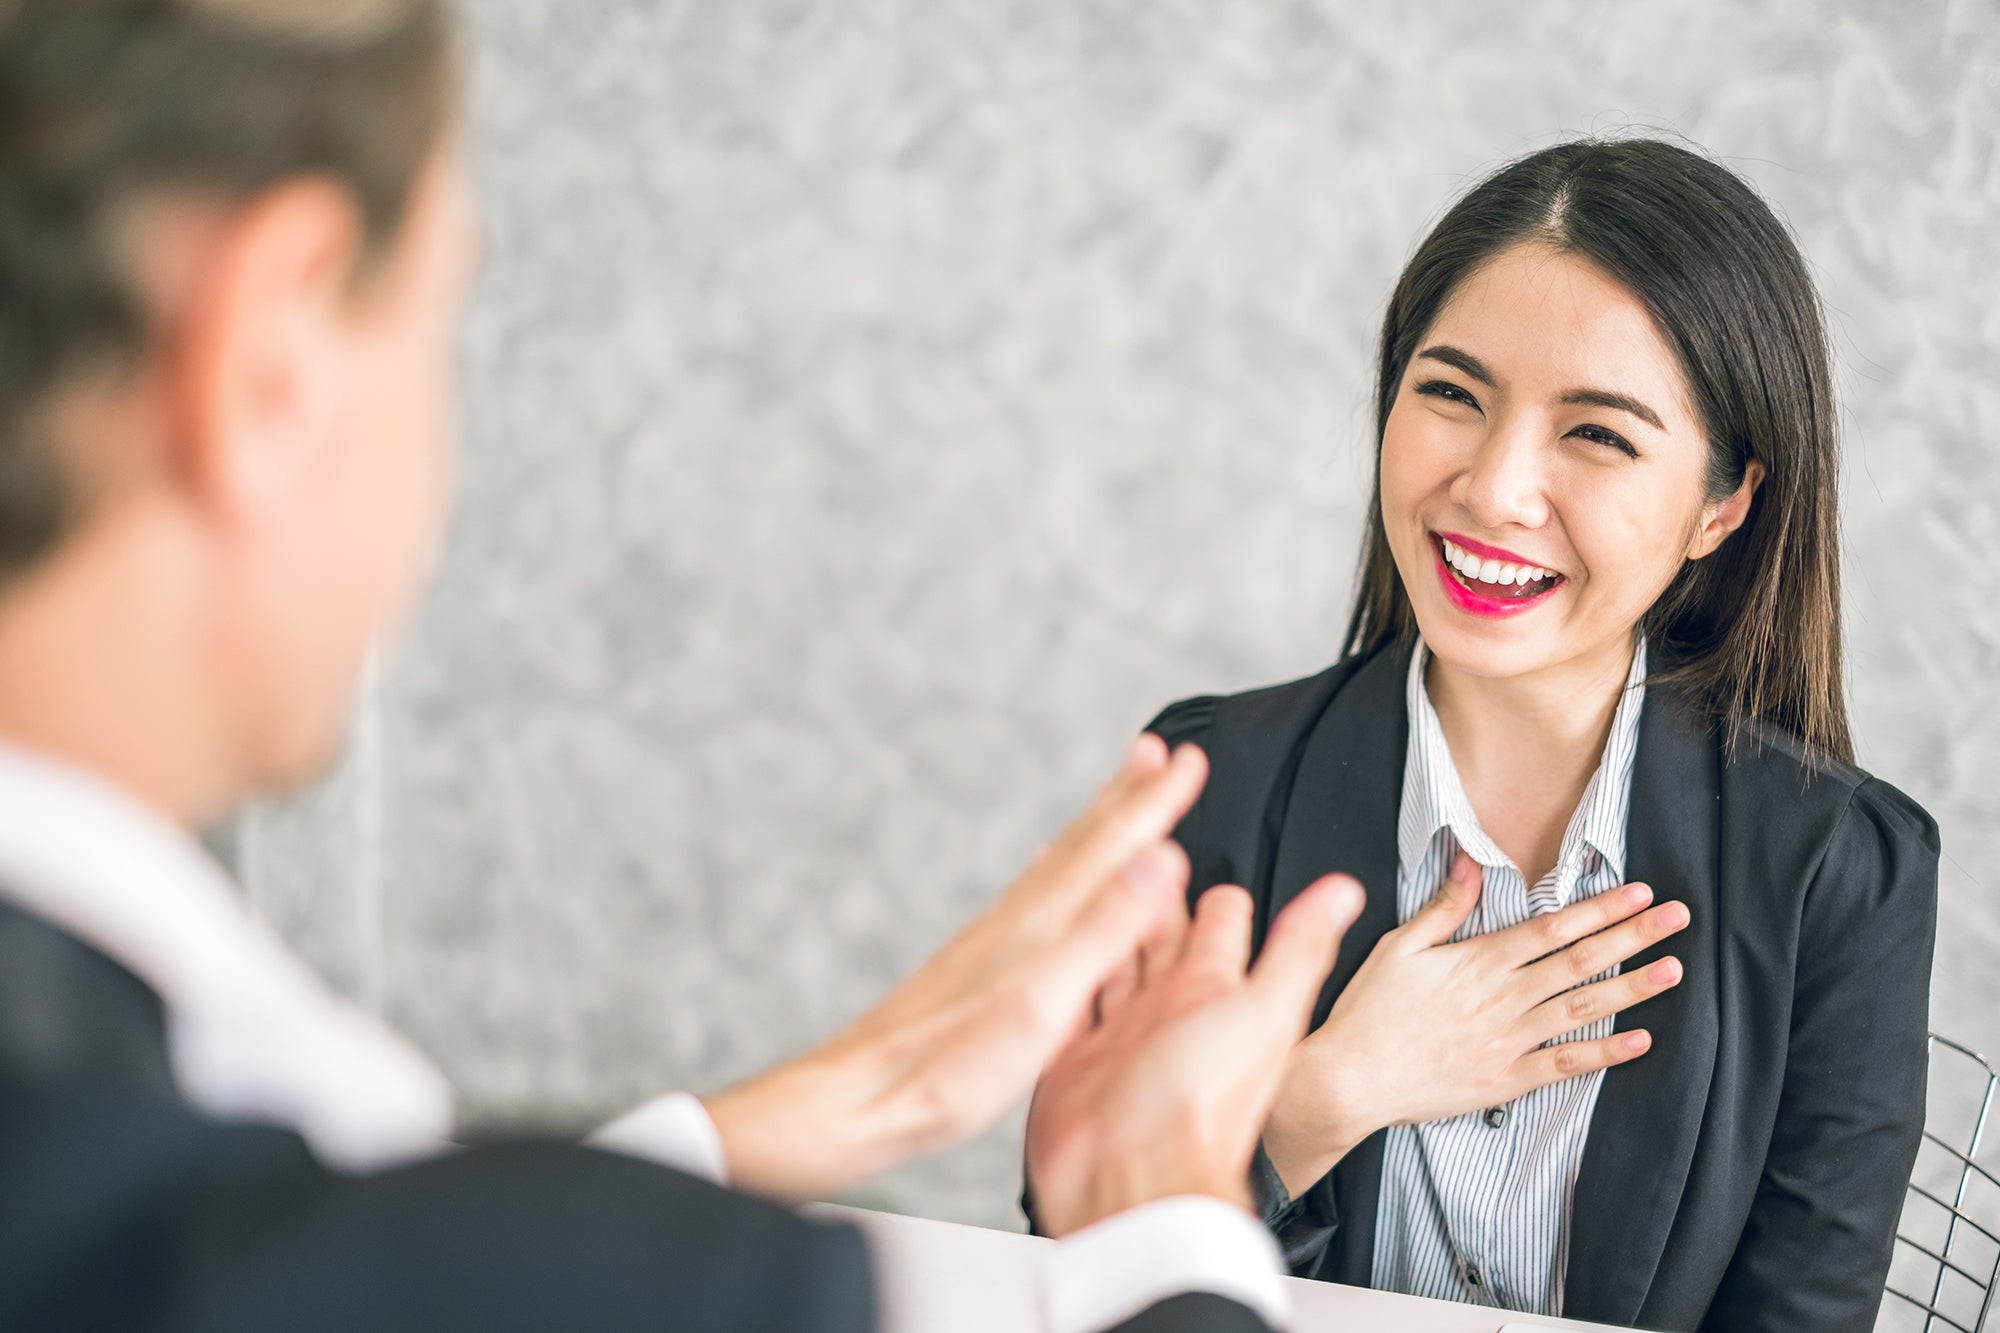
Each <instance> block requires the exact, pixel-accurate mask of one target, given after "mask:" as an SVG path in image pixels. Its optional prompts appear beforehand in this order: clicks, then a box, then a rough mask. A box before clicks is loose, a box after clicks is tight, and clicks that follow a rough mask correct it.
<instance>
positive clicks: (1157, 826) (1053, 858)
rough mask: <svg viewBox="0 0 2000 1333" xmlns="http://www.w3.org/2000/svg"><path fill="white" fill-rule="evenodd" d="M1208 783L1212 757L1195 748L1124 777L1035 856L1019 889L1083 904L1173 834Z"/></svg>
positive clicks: (1037, 900) (1034, 897)
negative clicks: (1144, 851)
mask: <svg viewBox="0 0 2000 1333" xmlns="http://www.w3.org/2000/svg"><path fill="white" fill-rule="evenodd" d="M1155 739H1156V740H1157V738H1155ZM1207 780H1208V757H1207V756H1206V755H1204V754H1203V753H1202V752H1201V750H1200V749H1199V748H1198V747H1196V746H1193V745H1183V746H1181V747H1180V748H1179V749H1178V750H1176V751H1174V753H1173V755H1172V757H1171V758H1170V759H1169V760H1168V761H1167V763H1166V765H1165V766H1164V767H1162V768H1160V769H1158V770H1156V771H1153V772H1150V773H1138V772H1124V773H1121V774H1120V775H1119V776H1118V777H1117V778H1116V779H1114V780H1113V781H1112V783H1111V785H1110V786H1109V787H1107V788H1106V789H1105V791H1104V792H1103V793H1102V794H1101V795H1100V796H1099V798H1098V800H1096V801H1094V802H1092V804H1091V806H1090V808H1089V809H1087V810H1086V811H1084V813H1083V814H1082V815H1080V816H1079V817H1078V818H1077V819H1076V820H1075V821H1074V822H1072V823H1071V824H1070V825H1069V827H1068V828H1066V829H1064V830H1063V831H1062V833H1060V834H1059V835H1057V837H1056V839H1055V841H1054V842H1052V843H1051V844H1050V845H1049V846H1048V848H1047V849H1046V850H1044V851H1043V853H1042V854H1041V855H1040V856H1039V857H1037V858H1036V860H1035V863H1034V865H1033V866H1032V867H1031V868H1030V869H1029V872H1028V873H1027V874H1026V875H1024V876H1023V877H1022V878H1021V880H1020V881H1019V882H1018V884H1017V888H1018V889H1019V891H1020V892H1021V893H1022V894H1023V895H1025V896H1026V897H1027V898H1029V899H1030V900H1031V901H1033V902H1035V903H1040V902H1042V901H1044V900H1046V901H1050V902H1053V903H1057V904H1061V903H1070V904H1075V905H1081V903H1082V901H1083V899H1085V898H1086V897H1088V896H1089V895H1090V894H1091V893H1092V892H1093V891H1094V890H1095V889H1096V887H1097V886H1098V885H1099V884H1101V883H1103V882H1104V880H1105V879H1107V878H1108V877H1110V876H1111V875H1112V874H1114V873H1116V872H1117V871H1119V870H1120V869H1121V868H1122V867H1123V866H1124V865H1125V863H1126V862H1127V861H1129V860H1131V859H1132V857H1133V856H1135V855H1136V854H1137V853H1138V852H1139V850H1140V849H1141V848H1142V847H1145V846H1146V845H1147V844H1149V843H1152V842H1156V841H1158V840H1160V839H1162V838H1165V837H1166V836H1167V835H1168V834H1170V833H1172V832H1173V829H1174V826H1175V825H1176V824H1178V823H1180V821H1181V817H1182V816H1183V815H1185V814H1187V812H1188V810H1189V809H1190V808H1192V807H1193V805H1194V802H1195V798H1196V797H1198V796H1200V795H1201V788H1202V784H1203V783H1204V782H1206V781H1207Z"/></svg>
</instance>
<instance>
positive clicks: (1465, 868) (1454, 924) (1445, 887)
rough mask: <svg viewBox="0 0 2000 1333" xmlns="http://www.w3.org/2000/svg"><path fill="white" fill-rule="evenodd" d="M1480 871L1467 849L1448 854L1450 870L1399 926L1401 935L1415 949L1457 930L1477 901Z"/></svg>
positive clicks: (1453, 933) (1432, 943)
mask: <svg viewBox="0 0 2000 1333" xmlns="http://www.w3.org/2000/svg"><path fill="white" fill-rule="evenodd" d="M1481 878H1482V872H1481V870H1480V868H1479V862H1477V861H1475V860H1473V859H1472V856H1471V854H1470V853H1468V852H1463V851H1461V852H1460V853H1459V854H1458V855H1457V856H1455V857H1453V858H1452V862H1451V871H1450V873H1448V874H1447V875H1446V876H1445V880H1444V883H1442V884H1440V885H1438V889H1437V892H1436V893H1433V894H1432V895H1431V900H1430V901H1429V902H1427V903H1425V904H1424V905H1423V909H1422V910H1421V911H1419V912H1418V913H1417V914H1416V915H1415V916H1413V917H1411V918H1410V919H1409V921H1408V922H1407V923H1406V924H1405V925H1404V926H1403V927H1402V929H1401V930H1400V931H1398V932H1397V933H1398V934H1401V935H1403V936H1404V937H1405V938H1406V939H1408V940H1409V941H1410V942H1411V943H1412V944H1413V945H1415V946H1416V947H1417V948H1419V949H1428V948H1431V947H1433V946H1435V945H1439V944H1443V943H1444V942H1445V941H1447V940H1449V939H1450V938H1451V937H1452V936H1453V935H1456V934H1457V933H1458V928H1459V927H1460V926H1462V925H1464V924H1465V920H1466V918H1467V917H1469V916H1471V915H1472V909H1473V907H1475V906H1476V905H1477V904H1478V902H1479V885H1480V880H1481Z"/></svg>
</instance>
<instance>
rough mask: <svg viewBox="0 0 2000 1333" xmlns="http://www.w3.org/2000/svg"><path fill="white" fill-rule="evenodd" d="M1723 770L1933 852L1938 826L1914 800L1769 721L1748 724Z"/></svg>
mask: <svg viewBox="0 0 2000 1333" xmlns="http://www.w3.org/2000/svg"><path fill="white" fill-rule="evenodd" d="M1733 749H1734V752H1733V753H1731V752H1730V747H1728V746H1727V745H1725V750H1724V753H1725V756H1726V758H1725V765H1726V767H1727V768H1728V769H1729V770H1730V771H1731V772H1732V774H1733V775H1734V776H1735V777H1736V778H1737V779H1738V781H1739V782H1745V783H1748V784H1751V785H1753V786H1755V787H1759V788H1764V789H1768V790H1769V791H1770V792H1771V793H1772V794H1773V795H1779V794H1781V793H1788V794H1789V796H1790V798H1791V799H1792V800H1795V801H1803V802H1806V803H1809V804H1814V805H1821V806H1824V807H1826V808H1827V809H1828V810H1829V812H1831V813H1835V814H1840V813H1845V814H1848V815H1850V816H1853V817H1858V818H1860V819H1863V820H1866V821H1869V822H1871V823H1875V824H1879V825H1882V826H1883V827H1884V828H1885V830H1887V831H1890V832H1893V833H1899V834H1901V835H1903V836H1906V837H1908V838H1910V839H1912V840H1914V841H1917V842H1921V843H1924V844H1926V845H1928V846H1930V847H1932V848H1935V847H1936V846H1937V841H1938V831H1937V821H1936V820H1935V819H1933V818H1932V817H1931V814H1930V812H1929V811H1928V810H1926V809H1924V807H1923V806H1922V805H1921V804H1919V803H1918V802H1917V801H1916V799H1915V798H1914V797H1911V796H1910V795H1909V794H1908V793H1906V792H1904V791H1902V790H1901V789H1900V788H1898V787H1896V786H1894V785H1893V784H1891V783H1889V782H1887V781H1885V780H1883V779H1882V778H1878V777H1876V776H1875V775H1874V774H1872V773H1870V772H1869V771H1868V770H1867V769H1865V768H1862V767H1861V766H1860V765H1858V764H1852V763H1848V762H1846V761H1844V760H1840V759H1835V758H1833V757H1831V756H1830V755H1827V754H1824V753H1822V752H1820V751H1818V750H1816V749H1814V748H1813V747H1811V746H1809V745H1807V744H1806V743H1805V742H1803V741H1801V740H1800V739H1799V738H1798V737H1796V736H1794V735H1792V734H1791V733H1790V732H1788V731H1786V730H1784V729H1783V728H1782V727H1778V726H1775V725H1773V724H1771V723H1769V722H1764V721H1752V722H1747V723H1744V724H1743V725H1742V726H1741V728H1740V730H1739V732H1738V735H1737V743H1736V745H1735V746H1734V747H1733Z"/></svg>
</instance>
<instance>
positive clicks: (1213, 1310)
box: [1109, 1291, 1271, 1333]
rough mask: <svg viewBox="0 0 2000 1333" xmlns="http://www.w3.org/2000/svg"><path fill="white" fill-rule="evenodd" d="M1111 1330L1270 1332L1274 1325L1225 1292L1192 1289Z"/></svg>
mask: <svg viewBox="0 0 2000 1333" xmlns="http://www.w3.org/2000/svg"><path fill="white" fill-rule="evenodd" d="M1109 1333H1271V1326H1270V1325H1269V1324H1267V1323H1265V1322H1264V1321H1263V1320H1262V1319H1260V1318H1259V1317H1258V1316H1257V1315H1256V1313H1255V1312H1253V1311H1252V1310H1251V1309H1250V1308H1249V1307H1248V1306H1245V1305H1239V1304H1237V1303H1236V1302H1235V1301H1232V1300H1230V1299H1229V1298H1228V1297H1226V1296H1216V1295H1212V1294H1210V1293H1208V1292H1205V1291H1191V1292H1186V1293H1184V1294H1182V1295H1179V1296H1173V1297H1170V1298H1168V1299H1167V1300H1164V1301H1161V1302H1160V1303H1159V1304H1158V1305H1155V1306H1152V1307H1151V1308H1149V1309H1147V1310H1145V1311H1143V1312H1142V1313H1140V1314H1138V1315H1136V1316H1134V1317H1133V1318H1131V1319H1128V1320H1126V1321H1125V1322H1124V1323H1122V1324H1120V1325H1118V1326H1117V1327H1116V1328H1115V1329H1111V1330H1109Z"/></svg>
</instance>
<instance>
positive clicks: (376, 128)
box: [0, 0, 457, 581]
mask: <svg viewBox="0 0 2000 1333" xmlns="http://www.w3.org/2000/svg"><path fill="white" fill-rule="evenodd" d="M456 102H457V76H456V53H455V50H454V39H453V34H452V24H451V14H450V11H449V8H448V0H0V581H4V580H7V579H10V578H12V577H13V576H14V575H16V574H18V573H20V572H21V571H22V570H23V569H25V568H27V567H28V566H30V565H32V564H33V563H34V562H35V561H36V560H38V559H39V558H41V557H42V556H44V555H46V554H47V553H48V552H49V551H50V550H51V549H52V548H53V547H54V546H55V544H56V542H57V541H58V540H59V539H60V538H61V536H62V535H63V533H64V532H65V530H66V529H67V527H68V526H69V525H70V524H71V523H72V522H73V521H74V519H75V518H76V516H77V513H78V512H79V511H80V509H81V508H82V502H81V499H80V497H79V496H78V495H77V494H76V490H77V487H76V485H75V483H74V482H73V481H72V480H71V479H70V478H69V477H67V476H66V475H65V472H64V469H63V468H62V467H61V466H60V462H59V460H58V459H57V458H56V457H55V456H54V454H55V450H54V446H53V444H52V443H51V442H50V441H49V440H47V439H46V438H44V437H43V436H44V432H43V430H42V428H41V423H40V421H39V418H40V416H41V415H42V409H43V408H44V406H45V405H46V404H47V403H48V401H49V399H50V397H51V395H52V394H53V393H54V392H55V391H56V390H57V389H59V388H61V387H62V386H64V385H65V384H67V383H70V382H73V381H74V380H76V379H77V378H79V377H81V376H83V375H86V374H92V373H102V372H104V371H107V370H112V371H115V370H118V369H121V368H124V367H129V366H131V365H134V364H136V363H138V362H139V361H140V360H141V359H142V358H143V356H144V354H145V353H146V352H147V351H148V349H149V347H150V345H151V343H152V341H153V336H154V333H155V331H154V330H153V329H152V328H150V327H149V321H150V320H151V319H152V318H153V317H154V316H155V315H156V314H157V312H149V311H148V310H146V308H145V307H144V305H143V303H142V301H141V299H140V296H139V293H138V292H137V290H136V289H135V286H134V282H133V277H132V275H131V274H129V273H128V272H127V271H126V263H127V260H126V258H125V256H124V255H123V254H122V253H121V251H120V247H119V245H118V238H117V235H116V231H117V228H118V227H119V225H120V223H121V221H122V219H123V218H124V217H126V216H127V215H129V213H130V210H131V208H132V206H133V205H135V204H137V203H139V202H141V201H143V200H145V199H148V198H151V197H157V196H160V195H163V194H169V193H173V192H192V193H207V194H212V195H214V196H216V197H219V198H223V199H230V198H249V197H252V196H254V195H256V194H257V193H259V192H260V191H263V190H265V189H268V188H270V187H271V186H274V185H277V184H279V183H280V182H282V181H285V180H287V179H290V178H293V177H300V176H314V175H317V176H323V177H327V178H330V179H332V180H333V181H335V182H337V183H338V184H339V185H341V186H342V187H343V188H345V189H346V190H348V191H349V192H350V193H351V194H352V195H353V197H354V199H355V201H356V203H357V205H358V207H359V209H360V212H361V216H362V220H363V225H364V228H365V234H364V240H365V246H364V254H363V267H364V268H366V267H367V260H368V259H369V258H370V257H372V256H374V255H378V254H380V253H381V252H382V251H383V250H384V249H386V248H387V244H388V242H389V240H390V239H391V237H392V236H393V235H394V233H395V231H396V229H397V226H398V224H399V223H400V222H401V220H402V217H403V215H404V213H405V211H406V209H407V206H408V203H409V200H410V197H411V195H412V193H413V191H414V188H415V185H416V182H417V181H418V179H419V178H420V176H421V175H422V171H423V167H424V164H425V163H426V161H428V160H429V158H430V157H431V156H432V154H433V151H434V150H435V149H436V148H437V147H438V145H439V144H440V143H441V142H442V141H443V139H444V136H445V133H446V131H447V129H448V128H449V127H450V125H451V124H452V122H453V120H454V117H455V114H456V112H455V106H456Z"/></svg>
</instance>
